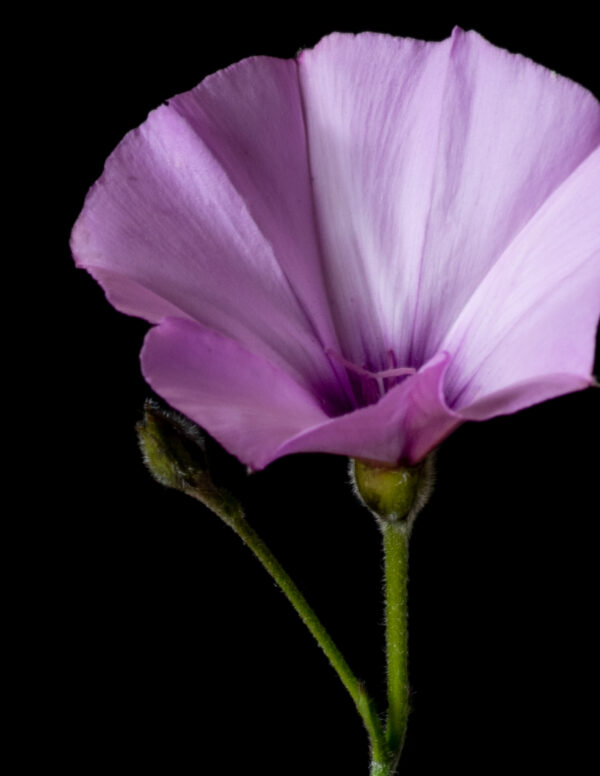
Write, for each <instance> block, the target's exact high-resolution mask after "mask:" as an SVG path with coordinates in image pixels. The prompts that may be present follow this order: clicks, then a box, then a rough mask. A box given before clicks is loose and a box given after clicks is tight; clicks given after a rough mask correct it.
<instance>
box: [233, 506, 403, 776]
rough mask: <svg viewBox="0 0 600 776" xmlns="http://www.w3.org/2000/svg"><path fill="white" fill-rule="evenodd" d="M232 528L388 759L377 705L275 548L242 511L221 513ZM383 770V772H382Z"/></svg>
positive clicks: (377, 752)
mask: <svg viewBox="0 0 600 776" xmlns="http://www.w3.org/2000/svg"><path fill="white" fill-rule="evenodd" d="M220 516H221V517H222V518H223V520H224V521H225V522H226V523H227V525H229V527H230V528H232V529H233V530H234V531H235V532H236V534H237V535H238V536H239V537H240V539H242V541H243V542H244V543H245V544H246V545H247V546H248V547H249V548H250V549H251V550H252V552H253V553H254V555H255V556H256V557H257V558H258V560H259V561H260V562H261V564H262V565H263V567H264V568H265V569H266V571H267V572H268V573H269V574H270V575H271V577H272V578H273V579H274V580H275V582H276V583H277V584H278V585H279V587H280V588H281V590H282V591H283V592H284V593H285V595H286V597H287V599H288V601H289V602H290V603H291V604H292V606H293V607H294V609H295V610H296V611H297V612H298V614H299V615H300V617H301V619H302V621H303V622H304V624H305V625H306V627H307V628H308V630H309V631H310V632H311V633H312V635H313V636H314V637H315V639H316V641H317V643H318V644H319V646H320V647H321V649H322V650H323V652H324V653H325V654H326V656H327V657H328V658H329V662H330V663H331V665H332V666H333V668H334V669H335V671H336V672H337V674H338V676H339V677H340V679H341V680H342V684H343V685H344V687H345V688H346V690H348V692H349V694H350V696H351V698H352V700H353V701H354V704H355V706H356V708H357V710H358V713H359V714H360V716H361V718H362V721H363V722H364V725H365V728H366V729H367V733H368V735H369V739H370V744H371V756H372V758H373V761H374V762H376V763H383V762H386V761H387V760H388V757H387V749H386V745H385V736H384V733H383V730H382V726H381V722H380V720H379V717H378V716H377V712H376V709H375V705H374V703H373V701H372V700H371V698H370V697H369V695H368V694H367V692H366V690H365V687H364V685H363V684H362V683H361V682H359V680H358V679H357V678H356V677H355V676H354V674H353V673H352V671H351V670H350V667H349V665H348V663H347V662H346V660H345V658H344V656H343V655H342V653H341V652H340V650H339V649H338V648H337V646H336V645H335V643H334V641H333V639H332V638H331V636H330V635H329V633H328V632H327V631H326V630H325V627H324V626H323V624H322V623H321V621H320V620H319V618H318V617H317V615H316V614H315V612H314V611H313V610H312V608H311V607H310V606H309V604H308V602H307V600H306V599H305V598H304V596H303V595H302V593H301V592H300V590H299V589H298V587H297V586H296V584H295V583H294V582H293V581H292V579H291V578H290V576H289V575H288V574H287V572H286V571H285V570H284V568H283V567H282V566H281V564H280V563H279V561H278V560H277V559H276V558H275V556H274V555H273V553H272V552H271V550H270V549H269V548H268V547H267V545H266V544H265V543H264V541H263V540H262V539H261V538H260V536H258V534H257V533H256V531H255V530H254V529H253V528H252V527H251V526H250V525H249V524H248V523H247V522H246V520H245V518H244V517H243V515H242V514H241V513H240V512H235V513H234V514H232V513H231V512H230V513H229V514H228V515H226V516H225V515H223V514H221V515H220ZM382 773H383V772H382Z"/></svg>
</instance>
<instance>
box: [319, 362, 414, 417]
mask: <svg viewBox="0 0 600 776" xmlns="http://www.w3.org/2000/svg"><path fill="white" fill-rule="evenodd" d="M325 353H326V355H328V356H331V358H333V359H335V360H336V361H337V362H338V364H341V365H342V366H343V367H344V368H345V369H346V370H347V371H348V372H352V373H353V374H355V375H358V376H359V377H360V378H361V379H362V380H365V379H366V380H374V381H375V382H376V383H377V388H378V389H379V396H378V397H377V400H378V399H380V398H381V397H382V396H383V395H384V393H385V392H386V390H389V388H391V387H392V386H393V385H395V384H396V382H397V379H396V378H398V377H406V375H413V374H414V373H415V372H416V371H417V370H416V369H415V368H414V367H412V366H396V356H395V354H394V353H393V351H391V350H388V354H387V355H388V363H389V368H388V369H381V370H380V371H379V372H373V371H371V370H370V369H367V368H366V367H365V366H358V364H354V363H353V362H352V361H348V360H347V359H345V358H344V357H343V356H340V354H339V353H336V352H335V350H332V349H331V348H327V349H326V350H325ZM386 380H392V383H391V385H388V387H387V389H386V385H385V381H386ZM367 403H371V402H367Z"/></svg>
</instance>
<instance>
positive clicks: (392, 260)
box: [299, 33, 451, 370]
mask: <svg viewBox="0 0 600 776" xmlns="http://www.w3.org/2000/svg"><path fill="white" fill-rule="evenodd" d="M450 48H451V41H449V40H448V41H444V42H443V43H424V42H423V41H416V40H411V39H408V38H393V37H390V36H388V35H379V34H373V33H363V34H360V35H356V36H355V35H346V34H338V33H336V34H333V35H329V36H328V37H326V38H324V39H323V40H322V41H321V42H320V43H319V44H318V45H317V46H316V47H315V48H314V49H312V50H309V51H303V52H302V54H301V55H300V57H299V78H300V87H301V90H302V97H303V100H304V105H305V120H306V126H307V134H308V149H309V162H310V168H311V175H312V184H313V191H314V198H315V207H316V212H317V219H318V224H319V232H320V236H321V245H322V248H323V253H324V258H325V261H326V267H325V271H326V278H327V283H328V288H329V293H330V299H331V304H332V306H333V315H334V318H335V321H336V324H337V329H338V336H339V338H340V340H341V342H342V346H343V350H344V355H345V356H346V357H347V358H348V359H350V360H351V361H353V362H355V363H357V364H365V365H367V366H368V367H369V368H370V369H374V370H379V369H384V368H386V367H387V363H385V361H384V358H385V354H386V352H387V350H388V349H390V348H391V349H394V350H395V351H396V350H398V349H399V350H400V353H401V355H400V363H401V365H402V366H406V365H408V363H407V361H406V360H405V357H406V356H407V355H408V347H407V343H408V340H407V338H410V335H411V333H412V322H413V308H414V299H413V296H414V292H415V289H416V288H417V286H418V280H419V272H418V259H419V257H420V255H421V251H422V246H423V239H424V232H425V228H426V224H427V215H428V211H429V203H430V196H431V186H432V179H433V177H434V176H435V174H436V167H437V159H436V148H437V141H438V126H439V115H440V107H439V106H440V101H441V99H442V94H443V78H442V76H443V74H444V72H445V70H446V67H447V62H448V57H449V53H450ZM397 332H402V336H401V337H400V338H398V337H395V334H396V333H397ZM411 365H413V364H411Z"/></svg>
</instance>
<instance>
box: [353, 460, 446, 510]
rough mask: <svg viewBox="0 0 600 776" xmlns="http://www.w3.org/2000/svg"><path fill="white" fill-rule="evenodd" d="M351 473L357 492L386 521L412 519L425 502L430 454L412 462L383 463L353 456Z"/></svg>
mask: <svg viewBox="0 0 600 776" xmlns="http://www.w3.org/2000/svg"><path fill="white" fill-rule="evenodd" d="M350 471H351V476H352V481H353V484H354V488H355V492H356V494H357V496H358V497H359V498H360V499H361V500H362V501H363V503H364V504H365V506H366V507H367V509H369V510H370V511H371V512H372V513H373V514H374V515H375V516H376V517H377V518H379V519H381V520H385V521H386V522H395V521H399V520H412V519H413V518H414V517H415V516H416V514H417V512H418V511H420V510H421V509H422V507H423V506H424V505H425V503H426V502H427V500H428V498H429V495H430V493H431V489H432V484H433V461H432V459H431V457H429V458H426V459H425V460H424V461H421V462H420V463H418V464H416V465H415V466H404V465H401V466H394V467H392V466H384V465H382V464H378V463H374V462H372V461H364V460H361V459H359V458H356V459H354V460H353V461H352V463H351V467H350Z"/></svg>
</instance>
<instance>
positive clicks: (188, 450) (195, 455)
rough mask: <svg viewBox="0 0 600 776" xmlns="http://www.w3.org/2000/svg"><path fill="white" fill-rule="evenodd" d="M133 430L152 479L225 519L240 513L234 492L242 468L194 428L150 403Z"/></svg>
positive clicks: (177, 414) (149, 401) (238, 484)
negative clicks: (183, 494) (194, 499)
mask: <svg viewBox="0 0 600 776" xmlns="http://www.w3.org/2000/svg"><path fill="white" fill-rule="evenodd" d="M136 431H137V434H138V440H139V444H140V449H141V451H142V455H143V457H144V463H145V464H146V466H147V467H148V470H149V471H150V473H151V474H152V476H153V477H154V479H155V480H157V481H158V482H160V483H161V484H162V485H166V486H167V487H168V488H175V489H176V490H180V491H182V492H183V493H186V494H187V495H188V496H193V497H194V498H196V499H198V500H199V501H201V502H202V503H203V504H204V505H205V506H207V507H208V508H209V509H211V510H212V511H213V512H216V513H217V514H218V515H219V516H220V517H222V518H224V519H225V518H227V517H234V516H236V515H239V514H240V513H241V507H240V503H239V500H238V498H237V496H236V495H235V494H236V492H237V491H239V486H240V481H241V478H242V472H241V470H242V468H243V467H242V466H241V464H239V463H238V461H237V460H235V459H234V458H233V457H232V456H230V455H229V454H228V453H227V452H226V451H225V450H223V448H222V447H220V446H219V445H218V444H217V443H216V442H215V441H214V440H213V439H211V438H210V437H209V436H208V435H207V434H205V433H204V432H203V431H202V430H201V429H200V428H199V427H198V426H196V425H195V424H194V423H192V422H191V421H189V420H188V419H187V418H185V417H184V416H183V415H180V414H179V413H176V412H173V411H172V410H167V409H163V408H162V407H161V406H160V405H158V404H157V403H156V402H154V401H151V400H148V401H146V403H145V404H144V417H143V420H141V421H140V422H139V423H138V424H137V425H136Z"/></svg>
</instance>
